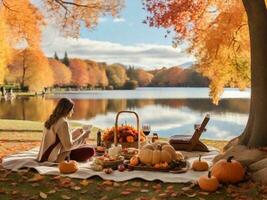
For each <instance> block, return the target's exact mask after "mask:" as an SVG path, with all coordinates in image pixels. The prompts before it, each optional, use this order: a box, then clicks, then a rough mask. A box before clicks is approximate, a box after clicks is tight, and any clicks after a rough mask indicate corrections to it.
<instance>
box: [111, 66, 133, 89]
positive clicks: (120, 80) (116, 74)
mask: <svg viewBox="0 0 267 200" xmlns="http://www.w3.org/2000/svg"><path fill="white" fill-rule="evenodd" d="M106 70H107V76H108V80H109V84H110V85H112V86H114V87H115V88H121V87H122V86H123V85H124V84H125V82H126V81H127V79H128V77H127V74H126V69H125V67H124V66H123V65H120V64H112V65H109V66H108V67H107V69H106Z"/></svg>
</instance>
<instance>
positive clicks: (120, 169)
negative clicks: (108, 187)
mask: <svg viewBox="0 0 267 200" xmlns="http://www.w3.org/2000/svg"><path fill="white" fill-rule="evenodd" d="M118 170H119V171H120V172H123V171H124V170H125V165H124V164H120V165H119V166H118Z"/></svg>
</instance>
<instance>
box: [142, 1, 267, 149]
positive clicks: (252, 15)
mask: <svg viewBox="0 0 267 200" xmlns="http://www.w3.org/2000/svg"><path fill="white" fill-rule="evenodd" d="M144 3H145V7H146V9H147V11H148V12H149V13H150V14H151V16H149V17H148V18H147V22H148V23H149V25H150V26H157V27H164V28H173V29H174V31H175V32H176V33H177V35H176V41H178V42H179V41H182V40H187V41H189V42H191V52H192V53H194V54H195V55H196V57H197V59H198V62H199V69H200V71H202V73H203V74H204V75H206V76H208V77H209V78H210V79H211V85H210V88H211V95H212V96H213V98H214V102H215V103H217V102H218V99H219V96H220V94H221V93H222V91H223V87H224V86H225V85H227V84H231V86H238V87H240V88H244V87H245V86H247V85H248V82H249V80H250V79H251V101H250V102H251V104H250V113H249V119H248V122H247V126H246V128H245V130H244V132H243V134H242V135H241V137H240V138H238V139H239V143H240V144H243V145H246V146H248V147H266V146H267V123H266V121H267V113H266V111H265V110H266V102H267V101H266V99H267V92H266V88H267V59H266V58H267V45H265V44H267V9H266V2H265V0H253V1H252V0H242V1H241V0H229V1H206V0H145V2H144ZM242 3H243V5H242ZM244 8H245V9H244ZM248 30H249V37H248ZM249 38H250V42H249ZM249 50H250V51H249ZM249 53H250V58H251V59H250V60H249ZM249 66H251V73H250V72H249Z"/></svg>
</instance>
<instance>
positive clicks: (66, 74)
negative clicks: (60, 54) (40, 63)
mask: <svg viewBox="0 0 267 200" xmlns="http://www.w3.org/2000/svg"><path fill="white" fill-rule="evenodd" d="M49 64H50V67H51V69H52V71H53V75H54V80H55V81H54V84H55V85H58V86H64V85H67V84H70V83H71V71H70V69H69V68H68V67H67V66H66V65H64V64H63V63H62V62H60V61H58V60H56V59H50V60H49Z"/></svg>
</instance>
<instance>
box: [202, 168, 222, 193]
mask: <svg viewBox="0 0 267 200" xmlns="http://www.w3.org/2000/svg"><path fill="white" fill-rule="evenodd" d="M198 185H199V187H200V189H201V190H203V191H206V192H215V191H216V190H217V189H218V187H219V181H218V179H217V178H216V177H215V176H211V172H210V171H209V173H208V176H207V175H203V176H200V177H199V179H198Z"/></svg>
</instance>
